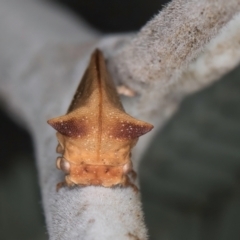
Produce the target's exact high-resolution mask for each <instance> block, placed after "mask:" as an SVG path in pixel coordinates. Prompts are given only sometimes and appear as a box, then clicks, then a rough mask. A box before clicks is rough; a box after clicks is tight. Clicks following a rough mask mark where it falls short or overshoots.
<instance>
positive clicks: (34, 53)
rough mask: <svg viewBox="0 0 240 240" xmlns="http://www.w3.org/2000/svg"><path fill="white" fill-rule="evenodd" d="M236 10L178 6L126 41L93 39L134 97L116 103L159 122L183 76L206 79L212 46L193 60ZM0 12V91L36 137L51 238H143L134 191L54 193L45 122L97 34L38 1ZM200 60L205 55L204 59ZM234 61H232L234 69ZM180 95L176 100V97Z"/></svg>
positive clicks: (66, 94)
mask: <svg viewBox="0 0 240 240" xmlns="http://www.w3.org/2000/svg"><path fill="white" fill-rule="evenodd" d="M23 3H27V5H26V4H23ZM239 5H240V4H239V1H237V0H235V1H234V0H229V1H227V2H226V1H223V0H218V1H217V0H215V1H214V0H212V1H207V0H202V1H197V0H189V1H184V0H175V1H173V2H172V3H170V4H169V5H168V6H167V7H166V8H165V9H164V10H163V11H162V12H161V13H160V14H159V15H157V16H156V17H155V18H154V19H153V20H152V21H150V22H149V23H148V24H147V25H146V26H145V27H144V28H143V29H142V30H141V32H140V33H139V34H138V35H137V36H136V37H135V38H134V39H133V40H132V41H130V42H129V37H128V36H123V37H122V36H116V37H112V38H111V37H109V38H104V39H103V40H102V41H100V42H99V43H98V44H97V45H98V46H99V47H100V48H101V49H103V50H104V53H105V56H106V57H107V58H108V66H109V68H110V70H111V71H112V76H113V79H116V81H117V82H118V83H124V84H125V85H127V86H129V87H131V88H132V89H133V90H134V91H136V92H137V93H138V95H137V96H136V97H133V98H123V104H124V107H125V108H126V110H127V112H129V113H130V114H132V115H133V116H135V117H139V118H141V119H143V120H146V121H149V122H151V123H154V124H156V125H162V123H163V122H164V121H165V120H166V119H167V118H168V117H169V116H170V114H172V112H173V110H175V109H176V106H177V104H178V103H179V102H180V100H181V99H182V97H183V96H184V95H186V94H187V93H189V92H190V91H187V90H186V88H181V86H182V85H181V83H182V82H183V79H181V76H185V75H186V76H188V79H189V80H190V79H191V78H190V77H189V76H190V75H189V74H190V71H191V69H194V70H193V71H194V73H196V77H195V78H194V79H197V78H199V79H202V77H204V78H205V77H206V75H204V74H202V75H200V74H197V71H198V70H197V69H199V68H198V63H201V61H203V60H200V59H204V56H207V55H204V54H207V52H209V53H210V52H211V51H212V50H211V49H214V48H211V47H208V48H207V49H208V50H206V51H205V52H204V53H203V55H201V57H200V58H199V59H197V60H196V61H195V62H194V59H196V58H197V57H198V56H200V55H199V54H200V53H201V52H202V51H203V50H204V49H205V47H206V43H208V42H209V41H210V39H212V38H213V37H214V36H217V34H218V33H219V31H220V29H222V27H223V26H225V25H226V24H227V23H228V22H229V21H230V20H231V19H232V18H233V16H234V15H235V13H236V12H238V11H239V8H240V6H239ZM23 6H24V7H23ZM26 8H27V12H31V14H30V15H28V14H26V13H27V12H26ZM28 8H29V9H28ZM10 12H11V15H9V13H10ZM0 13H1V16H2V17H3V19H5V21H1V22H0V31H1V41H0V56H1V59H0V61H1V64H0V72H1V74H2V76H1V84H0V92H1V96H2V98H3V99H4V100H5V102H7V106H6V107H7V108H8V109H9V111H11V112H12V114H13V117H14V119H15V120H16V121H19V118H21V119H22V120H23V122H24V123H25V125H26V127H28V128H29V129H30V130H31V132H32V134H33V137H34V141H35V148H36V155H37V166H38V169H39V179H40V186H41V190H42V196H43V206H44V211H45V214H46V219H47V227H48V231H49V235H50V239H73V240H74V239H79V238H81V239H98V240H102V239H104V240H108V239H116V238H117V239H118V240H121V239H123V240H125V239H141V240H143V239H147V234H146V228H145V225H144V222H143V214H142V210H141V202H140V199H139V195H137V194H135V193H134V192H133V191H132V189H130V188H113V189H109V188H103V187H85V188H74V189H67V188H64V189H61V190H60V191H59V192H58V193H56V191H55V186H56V183H58V182H60V181H61V180H62V179H63V176H62V174H61V173H60V172H59V171H57V170H56V169H55V166H54V162H55V158H56V154H55V147H56V139H55V133H54V131H53V130H51V129H50V128H49V127H48V125H47V124H46V120H47V119H49V118H51V117H54V116H57V115H61V114H64V112H65V111H66V109H67V108H68V105H69V103H70V101H71V98H72V96H73V94H74V92H75V90H76V87H77V85H78V84H79V78H80V77H81V75H82V74H83V72H84V70H85V67H86V65H87V62H88V60H89V55H90V54H91V52H92V50H93V49H94V48H95V47H96V45H94V44H95V43H96V41H98V35H97V34H96V33H95V32H93V31H92V30H91V29H89V28H88V27H86V26H84V25H80V26H78V24H76V22H75V21H74V19H71V18H70V17H69V16H67V15H66V14H65V13H63V12H61V11H59V10H56V9H54V8H52V7H51V6H46V5H43V4H40V2H39V3H37V1H36V2H34V1H31V2H28V1H27V0H9V1H4V0H1V1H0ZM12 16H15V18H13V17H12ZM46 19H47V20H46ZM236 19H237V18H236ZM230 24H231V22H230V23H229V25H228V26H230ZM233 25H234V24H233ZM36 26H37V27H36ZM236 26H237V25H236V24H235V28H236ZM22 29H24V30H25V32H24V33H25V34H24V38H23V37H22ZM65 29H68V32H67V33H66V32H65ZM224 29H225V30H226V29H230V28H228V27H226V28H224ZM224 29H223V30H222V32H224V31H225V30H224ZM233 29H234V27H233ZM225 32H226V31H225ZM232 33H234V31H233V30H232ZM222 34H223V33H222ZM220 35H221V33H220ZM220 35H219V36H220ZM227 36H228V35H227ZM231 36H232V37H233V38H234V37H237V36H234V34H232V35H231ZM217 37H218V36H217ZM217 37H216V39H217ZM229 37H230V36H229ZM60 39H61V40H60ZM223 40H226V35H225V37H223ZM213 41H214V40H213ZM215 41H217V40H215ZM209 44H212V45H213V46H214V43H209ZM209 46H210V45H209ZM230 48H231V46H228V48H226V49H225V50H223V52H224V51H225V52H226V51H227V49H230ZM9 49H11V50H9ZM214 54H215V53H214ZM205 59H211V57H210V55H209V57H205ZM237 61H239V55H238V57H236V58H235V62H234V61H233V62H234V64H236V63H237ZM203 62H204V61H203ZM216 62H217V61H216ZM189 64H191V65H190V67H189V68H188V66H189ZM234 64H232V65H231V66H230V65H229V68H231V67H233V66H234ZM218 66H219V65H218V64H216V68H218ZM226 71H227V70H226ZM183 72H184V73H183ZM205 72H207V71H205ZM208 72H211V69H210V68H209V69H208ZM182 73H183V75H182ZM221 74H223V72H219V75H221ZM214 76H216V75H214ZM183 78H184V77H183ZM213 78H215V77H211V78H208V80H207V79H206V81H209V82H210V81H212V79H213ZM178 83H180V84H178ZM187 83H188V80H186V82H185V84H186V85H188V84H187ZM193 85H194V86H195V82H194V81H193ZM205 85H206V84H205V83H204V84H202V85H201V84H200V85H199V87H198V88H197V87H196V88H194V87H192V89H200V88H201V87H203V86H205ZM191 91H192V90H191ZM172 92H173V93H174V94H173V95H171V93H172ZM178 93H181V96H180V97H179V98H178V97H177V98H176V96H178V95H177V94H178ZM150 138H151V136H146V137H145V138H144V139H143V140H141V141H140V143H139V144H138V147H137V148H136V154H135V159H134V160H135V166H134V167H135V169H136V167H137V163H138V161H139V159H140V156H141V154H142V151H143V150H144V148H145V147H146V145H147V142H148V141H149V140H150Z"/></svg>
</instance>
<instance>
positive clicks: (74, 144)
mask: <svg viewBox="0 0 240 240" xmlns="http://www.w3.org/2000/svg"><path fill="white" fill-rule="evenodd" d="M48 123H49V124H50V125H51V126H52V127H53V128H55V129H56V130H57V139H58V142H59V144H58V146H57V153H60V154H62V156H61V157H58V158H57V168H58V169H60V170H62V171H64V172H65V173H66V176H65V181H64V182H63V183H59V184H58V185H57V189H58V188H60V187H61V186H64V185H67V186H74V185H80V186H89V185H98V186H104V187H113V186H116V185H119V186H132V187H133V188H134V189H137V188H136V186H135V185H134V184H133V183H132V182H131V180H130V178H129V175H132V176H134V175H135V172H134V171H133V169H132V162H131V149H132V148H133V147H134V146H135V144H136V142H137V140H138V138H139V137H140V136H141V135H143V134H145V133H147V132H149V131H150V130H151V129H152V128H153V126H152V125H151V124H149V123H146V122H143V121H140V120H137V119H135V118H133V117H131V116H129V115H128V114H127V113H126V112H125V111H124V109H123V106H122V104H121V102H120V99H119V96H118V93H117V91H116V87H115V85H114V83H113V81H112V80H111V77H110V75H109V73H108V71H107V67H106V63H105V60H104V57H103V54H102V52H101V51H100V50H95V51H94V53H93V54H92V56H91V60H90V63H89V66H88V68H87V70H86V72H85V73H84V76H83V78H82V81H81V83H80V85H79V87H78V89H77V91H76V94H75V96H74V98H73V101H72V103H71V105H70V107H69V109H68V112H67V114H66V115H64V116H60V117H56V118H53V119H50V120H48Z"/></svg>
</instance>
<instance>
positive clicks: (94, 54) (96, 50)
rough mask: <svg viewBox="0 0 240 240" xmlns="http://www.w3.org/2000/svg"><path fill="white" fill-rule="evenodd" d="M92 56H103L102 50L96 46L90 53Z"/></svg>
mask: <svg viewBox="0 0 240 240" xmlns="http://www.w3.org/2000/svg"><path fill="white" fill-rule="evenodd" d="M91 57H92V58H95V57H102V58H103V52H102V51H101V50H100V49H99V48H96V49H95V50H94V51H93V53H92V56H91Z"/></svg>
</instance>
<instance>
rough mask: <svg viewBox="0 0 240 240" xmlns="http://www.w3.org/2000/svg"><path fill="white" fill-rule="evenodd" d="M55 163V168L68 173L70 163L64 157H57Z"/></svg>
mask: <svg viewBox="0 0 240 240" xmlns="http://www.w3.org/2000/svg"><path fill="white" fill-rule="evenodd" d="M56 165H57V168H58V169H60V170H62V171H63V172H65V173H69V172H70V164H69V162H68V161H66V160H65V159H64V158H62V157H58V158H57V162H56Z"/></svg>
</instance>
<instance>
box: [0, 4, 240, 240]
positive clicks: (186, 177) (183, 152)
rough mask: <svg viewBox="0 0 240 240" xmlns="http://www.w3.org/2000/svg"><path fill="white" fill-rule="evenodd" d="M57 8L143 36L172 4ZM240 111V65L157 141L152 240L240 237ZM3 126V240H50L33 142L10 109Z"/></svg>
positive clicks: (149, 166)
mask: <svg viewBox="0 0 240 240" xmlns="http://www.w3.org/2000/svg"><path fill="white" fill-rule="evenodd" d="M33 1H34V0H33ZM39 1H40V0H39ZM45 1H46V0H45ZM53 1H54V0H53ZM54 2H55V3H56V4H61V5H62V6H63V7H66V8H69V9H71V10H73V14H75V15H80V16H83V17H84V18H85V19H86V20H87V21H88V22H89V23H90V24H92V26H94V27H95V28H97V29H99V30H101V31H103V32H107V33H112V32H123V31H132V30H138V29H139V28H140V27H141V26H142V25H144V23H145V22H146V21H147V20H149V19H150V18H151V17H152V16H153V15H154V14H156V13H157V12H158V11H159V10H160V9H161V6H162V4H163V3H166V2H167V1H157V0H151V1H150V0H148V1H147V0H141V1H140V0H139V1H136V0H131V1H127V0H125V1H117V0H116V1H113V0H102V1H97V0H95V1H94V0H88V1H87V0H85V1H74V0H70V1H64V0H55V1H54ZM0 7H1V6H0ZM239 105H240V67H238V68H236V69H235V70H234V71H232V72H231V73H229V74H228V75H226V76H225V77H223V78H222V79H221V80H220V81H219V82H217V83H215V84H213V85H212V86H210V87H208V88H207V89H205V90H203V91H201V92H198V93H195V94H193V95H191V96H189V97H187V98H186V99H185V100H184V101H183V103H182V104H181V107H180V108H179V110H178V112H177V113H176V114H175V115H174V116H173V117H172V119H171V120H170V121H169V122H168V123H167V124H166V125H165V127H164V128H163V129H162V130H161V131H160V132H159V134H158V135H157V136H156V138H155V139H154V140H153V142H152V144H151V146H150V148H149V150H148V151H147V153H146V154H145V158H144V160H143V161H142V164H141V171H140V181H141V187H142V199H143V208H144V211H145V217H146V222H147V225H148V228H149V235H150V239H151V240H208V239H209V240H210V239H211V240H215V239H216V240H239V239H240V227H239V225H240V192H239V176H240V148H239V145H240V124H239V121H240V107H239ZM0 122H1V124H0V142H1V151H0V233H1V239H3V240H5V239H6V240H15V239H16V240H19V239H21V240H22V239H24V240H25V239H26V240H33V239H34V240H44V239H47V238H48V237H47V233H46V232H47V231H46V227H45V223H44V216H43V210H42V208H41V198H40V194H39V187H38V183H37V177H38V176H37V171H36V168H35V165H34V152H33V147H32V141H31V137H30V135H29V134H28V133H27V132H26V131H25V130H23V129H21V128H20V127H19V126H16V125H15V124H14V123H13V122H12V121H11V119H10V118H9V117H8V116H7V115H6V114H5V113H4V112H3V111H0Z"/></svg>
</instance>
